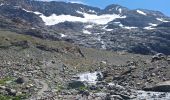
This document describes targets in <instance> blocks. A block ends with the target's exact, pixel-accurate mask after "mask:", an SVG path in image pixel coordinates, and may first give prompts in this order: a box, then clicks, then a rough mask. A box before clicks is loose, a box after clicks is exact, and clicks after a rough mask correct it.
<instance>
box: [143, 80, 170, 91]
mask: <svg viewBox="0 0 170 100" xmlns="http://www.w3.org/2000/svg"><path fill="white" fill-rule="evenodd" d="M144 90H145V91H155V92H170V81H165V82H160V83H158V84H156V85H155V86H151V87H145V88H144Z"/></svg>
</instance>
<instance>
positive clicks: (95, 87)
mask: <svg viewBox="0 0 170 100" xmlns="http://www.w3.org/2000/svg"><path fill="white" fill-rule="evenodd" d="M89 89H90V90H97V89H98V87H97V86H95V85H92V86H90V87H89Z"/></svg>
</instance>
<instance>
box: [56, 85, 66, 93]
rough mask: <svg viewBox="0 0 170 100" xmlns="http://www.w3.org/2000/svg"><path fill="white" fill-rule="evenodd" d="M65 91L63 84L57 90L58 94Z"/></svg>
mask: <svg viewBox="0 0 170 100" xmlns="http://www.w3.org/2000/svg"><path fill="white" fill-rule="evenodd" d="M63 89H64V86H63V85H61V84H57V87H56V90H57V92H61V91H62V90H63Z"/></svg>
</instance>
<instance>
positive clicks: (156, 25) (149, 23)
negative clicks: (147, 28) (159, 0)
mask: <svg viewBox="0 0 170 100" xmlns="http://www.w3.org/2000/svg"><path fill="white" fill-rule="evenodd" d="M149 25H151V26H157V24H153V23H149Z"/></svg>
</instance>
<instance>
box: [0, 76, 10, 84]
mask: <svg viewBox="0 0 170 100" xmlns="http://www.w3.org/2000/svg"><path fill="white" fill-rule="evenodd" d="M11 80H12V78H11V77H5V78H3V79H0V85H5V84H6V82H7V81H11Z"/></svg>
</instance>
